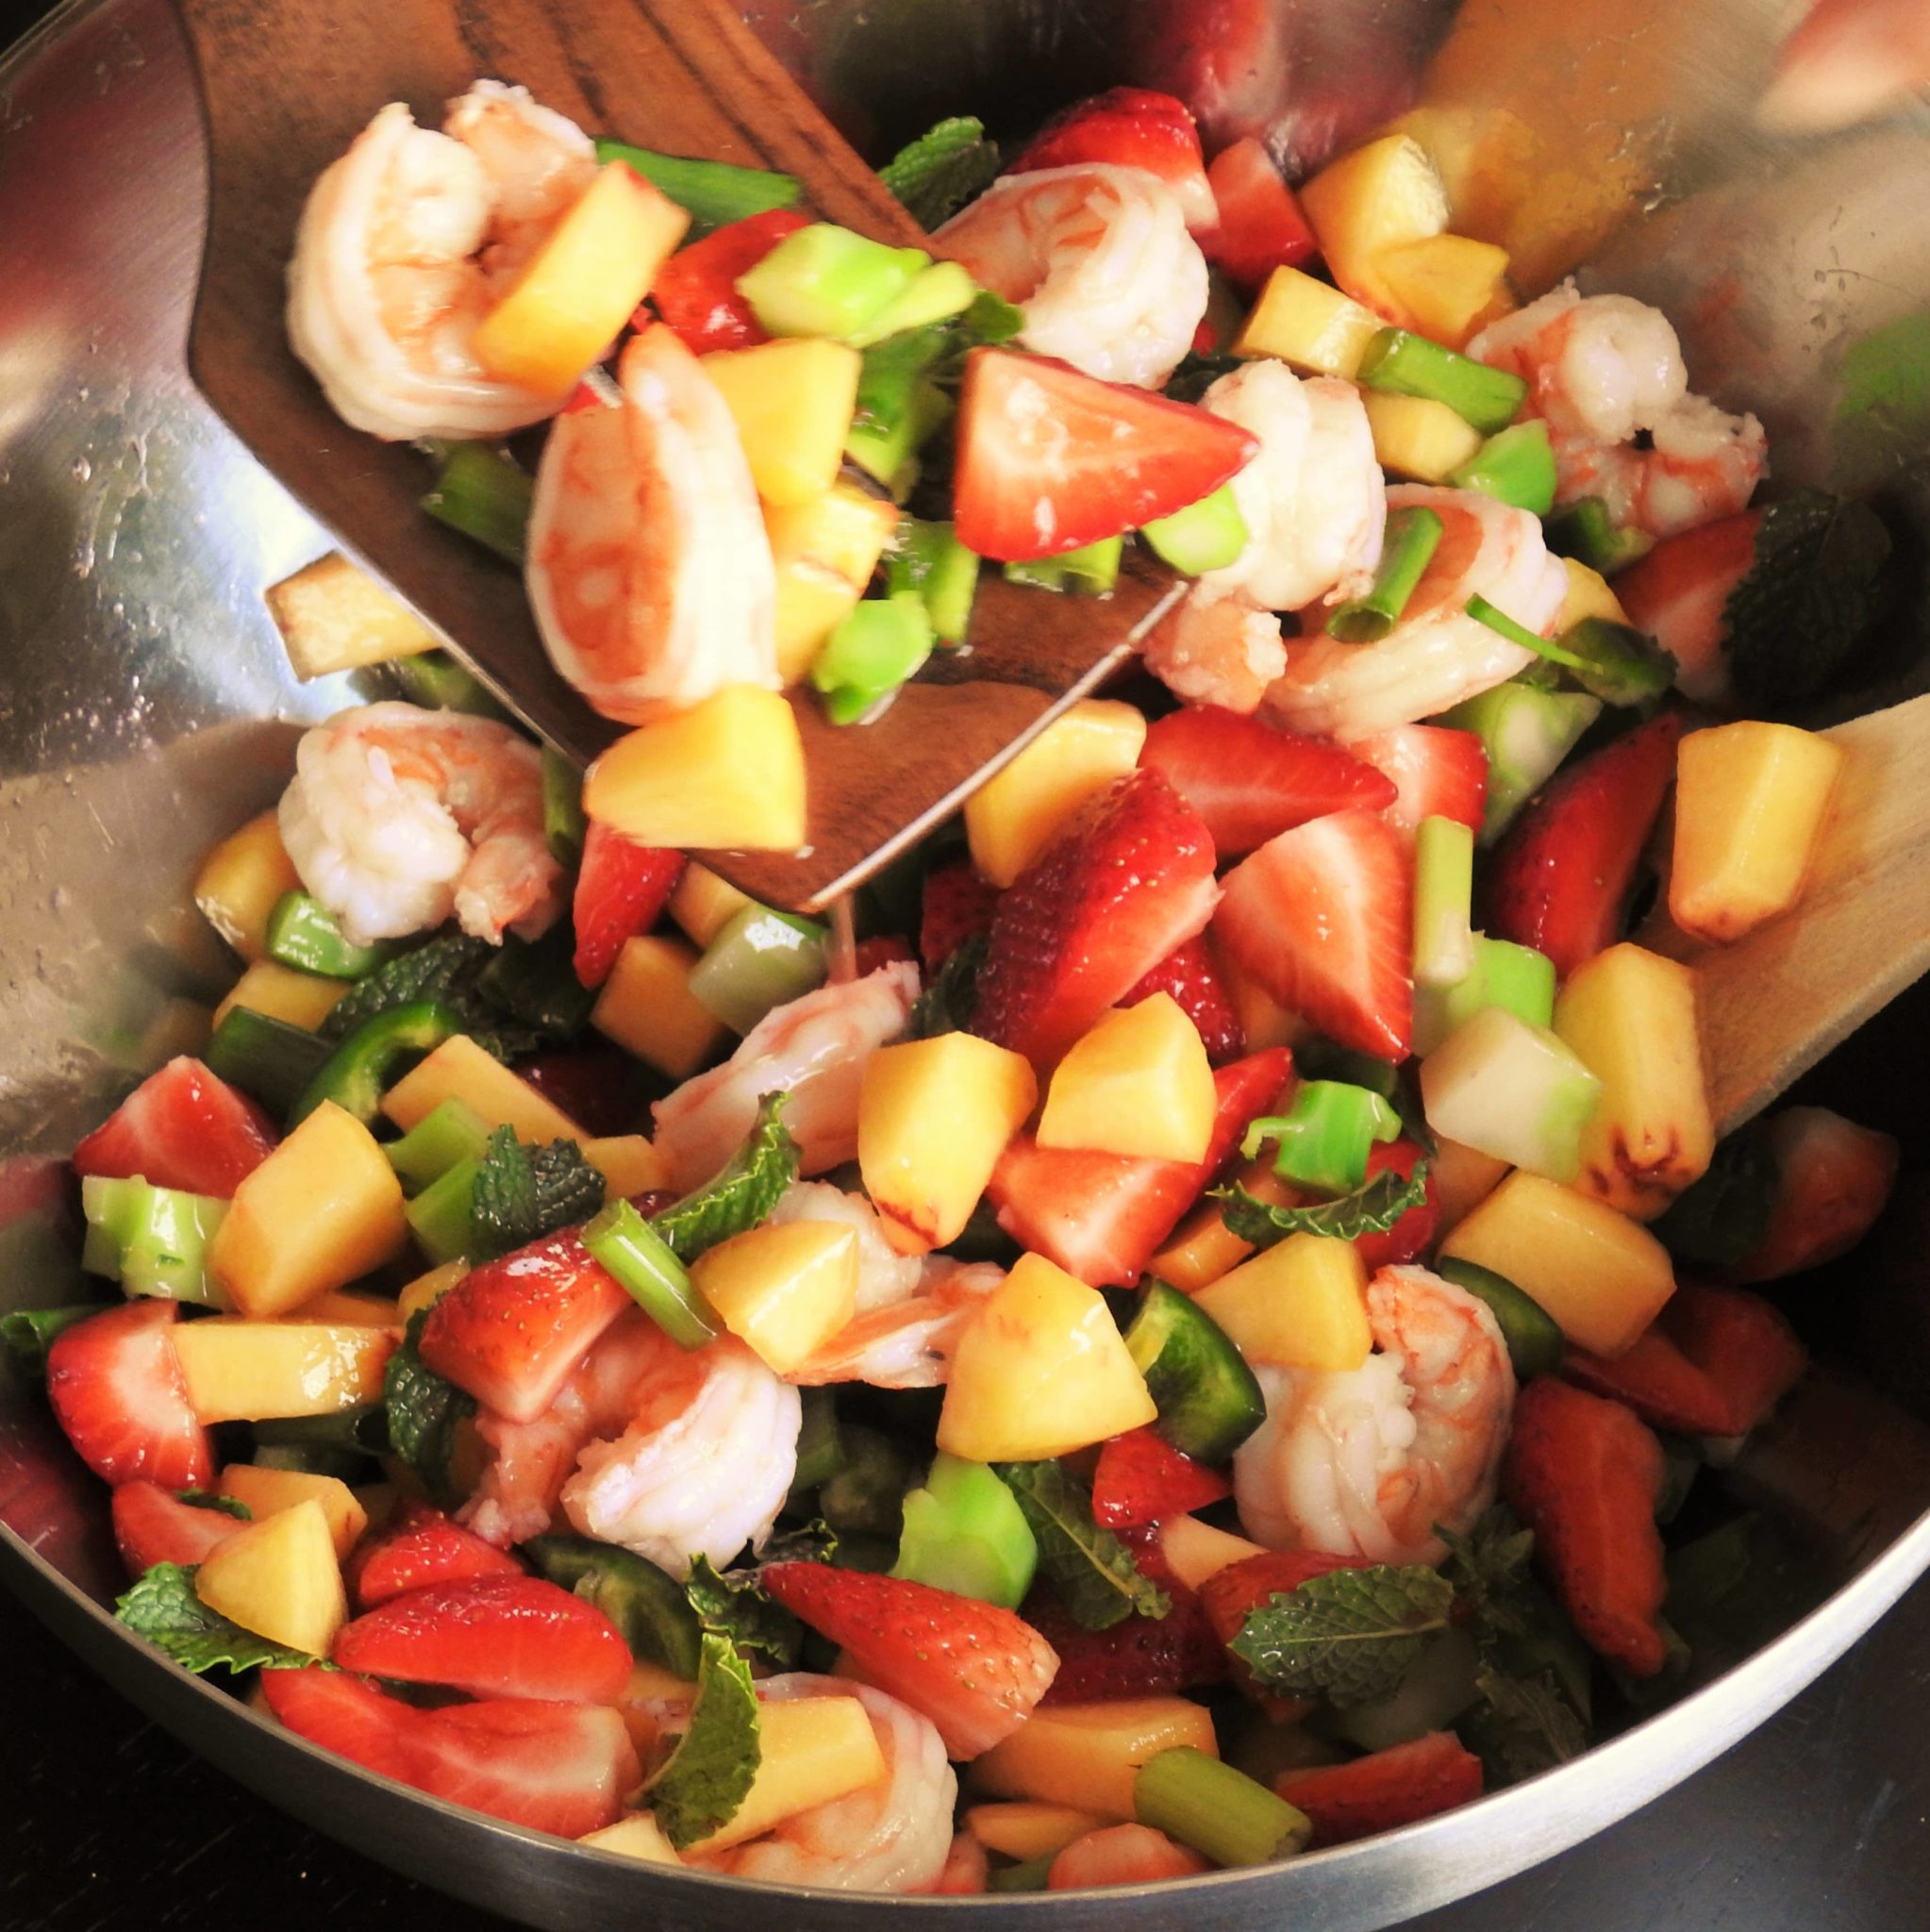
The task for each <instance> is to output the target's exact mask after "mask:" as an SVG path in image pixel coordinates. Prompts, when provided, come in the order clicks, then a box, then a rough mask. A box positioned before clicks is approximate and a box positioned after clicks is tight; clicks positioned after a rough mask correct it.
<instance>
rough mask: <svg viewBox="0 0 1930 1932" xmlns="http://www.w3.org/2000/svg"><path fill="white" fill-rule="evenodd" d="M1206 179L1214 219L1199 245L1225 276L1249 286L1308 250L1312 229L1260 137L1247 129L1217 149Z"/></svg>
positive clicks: (1311, 248) (1312, 245)
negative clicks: (1217, 220) (1217, 213)
mask: <svg viewBox="0 0 1930 1932" xmlns="http://www.w3.org/2000/svg"><path fill="white" fill-rule="evenodd" d="M1206 183H1207V186H1209V187H1210V188H1211V189H1212V191H1213V201H1214V205H1215V206H1216V207H1217V208H1219V210H1220V225H1219V226H1218V227H1217V228H1216V229H1214V231H1213V232H1212V233H1211V234H1210V235H1207V236H1206V237H1204V238H1203V240H1202V241H1201V243H1200V247H1201V250H1202V252H1203V253H1204V254H1205V256H1206V259H1207V260H1208V261H1210V262H1211V263H1212V264H1213V266H1214V267H1215V268H1217V269H1218V270H1219V271H1220V273H1221V274H1222V275H1225V276H1226V277H1227V278H1228V279H1229V280H1230V281H1235V282H1238V283H1239V284H1240V287H1241V288H1242V289H1245V290H1247V291H1249V292H1251V291H1255V290H1257V289H1258V288H1259V286H1260V284H1261V283H1262V282H1264V281H1265V280H1266V279H1267V277H1268V276H1269V275H1272V274H1273V271H1274V270H1275V269H1276V268H1298V267H1299V266H1300V264H1301V263H1302V262H1303V261H1305V260H1306V258H1308V257H1309V256H1310V255H1312V254H1313V253H1314V250H1315V248H1316V246H1317V245H1318V244H1317V243H1316V242H1315V241H1314V234H1313V230H1312V229H1311V228H1310V227H1308V226H1307V225H1306V216H1305V215H1304V214H1302V213H1301V212H1300V204H1299V202H1297V201H1296V200H1295V199H1294V198H1293V191H1292V189H1290V188H1289V187H1288V185H1287V183H1286V181H1285V179H1284V178H1283V177H1282V176H1281V174H1280V171H1279V169H1278V168H1276V167H1275V166H1274V165H1273V157H1272V156H1271V155H1270V154H1268V152H1267V149H1266V143H1265V142H1259V141H1256V140H1255V139H1254V138H1253V137H1252V136H1251V135H1248V136H1246V137H1245V138H1244V139H1242V140H1240V141H1236V142H1234V143H1233V145H1232V146H1231V147H1228V148H1223V149H1221V151H1220V152H1219V153H1218V154H1217V155H1215V156H1214V157H1213V164H1212V166H1211V167H1209V168H1208V169H1207V170H1206Z"/></svg>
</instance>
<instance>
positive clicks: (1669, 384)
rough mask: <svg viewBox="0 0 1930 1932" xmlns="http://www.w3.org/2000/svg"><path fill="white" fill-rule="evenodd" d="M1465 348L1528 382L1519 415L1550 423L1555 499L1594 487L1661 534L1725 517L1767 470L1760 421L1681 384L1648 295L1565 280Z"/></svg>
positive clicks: (1677, 359) (1673, 348) (1681, 373)
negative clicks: (1586, 289)
mask: <svg viewBox="0 0 1930 1932" xmlns="http://www.w3.org/2000/svg"><path fill="white" fill-rule="evenodd" d="M1467 353H1468V354H1469V355H1470V356H1472V357H1473V358H1475V359H1476V360H1477V361H1482V362H1486V363H1488V364H1489V366H1490V367H1492V368H1495V369H1505V370H1506V371H1508V372H1509V374H1511V375H1519V376H1520V377H1522V380H1523V381H1524V382H1526V383H1527V385H1528V395H1527V400H1526V403H1525V405H1524V408H1525V410H1526V413H1527V414H1529V415H1531V416H1539V417H1540V418H1541V420H1542V421H1543V422H1545V423H1546V424H1547V425H1548V437H1549V441H1550V443H1551V444H1552V446H1553V448H1554V450H1555V469H1556V503H1557V504H1559V505H1566V504H1571V503H1574V502H1576V501H1578V500H1579V499H1580V498H1582V497H1584V496H1600V497H1601V498H1603V499H1604V501H1605V502H1606V506H1607V508H1608V514H1609V516H1610V517H1611V518H1612V519H1613V520H1614V521H1615V522H1616V523H1617V524H1619V525H1628V526H1630V527H1633V528H1635V529H1639V530H1646V531H1647V532H1648V533H1649V535H1651V536H1654V537H1666V536H1670V535H1672V534H1673V533H1674V532H1676V531H1679V530H1690V529H1693V528H1695V526H1696V525H1698V524H1706V523H1712V522H1713V521H1714V520H1715V519H1716V518H1718V517H1726V516H1732V515H1734V514H1735V512H1736V511H1738V510H1739V509H1741V508H1744V507H1745V506H1746V505H1747V504H1748V502H1749V499H1750V497H1751V495H1752V494H1753V493H1754V491H1755V486H1756V484H1757V483H1758V482H1759V481H1760V480H1761V479H1762V476H1763V475H1764V472H1765V471H1766V469H1767V468H1768V458H1767V444H1766V441H1765V439H1764V436H1763V429H1762V425H1761V424H1760V423H1759V422H1757V421H1756V419H1755V417H1754V416H1751V415H1742V416H1732V415H1730V414H1729V413H1728V412H1727V411H1726V410H1724V409H1720V408H1717V407H1716V405H1715V404H1714V403H1712V402H1710V401H1709V400H1708V399H1707V397H1705V396H1698V395H1691V394H1690V393H1689V371H1688V369H1687V368H1686V367H1685V366H1684V363H1683V360H1682V344H1681V341H1680V340H1679V339H1678V338H1677V336H1676V334H1675V330H1674V328H1673V326H1672V325H1671V323H1670V321H1669V318H1668V317H1667V316H1666V315H1664V314H1663V313H1662V311H1661V310H1660V309H1659V308H1651V307H1650V306H1649V305H1648V304H1647V303H1646V302H1638V301H1636V300H1635V299H1634V298H1633V297H1631V296H1628V295H1589V296H1584V295H1582V294H1581V293H1580V292H1579V291H1577V290H1576V288H1575V285H1574V284H1573V282H1572V281H1570V282H1564V283H1563V284H1562V285H1561V286H1560V287H1559V288H1558V289H1552V290H1550V291H1549V292H1548V293H1547V294H1545V295H1543V296H1542V297H1541V299H1540V300H1539V302H1531V303H1530V304H1529V305H1528V306H1527V308H1522V309H1519V310H1517V311H1516V312H1515V313H1514V314H1512V315H1508V316H1505V317H1503V318H1502V320H1501V321H1499V322H1496V323H1492V324H1490V325H1489V326H1488V327H1487V328H1485V329H1483V330H1482V332H1481V333H1480V334H1479V335H1477V336H1476V337H1475V338H1474V339H1473V341H1471V342H1470V343H1469V344H1468V349H1467Z"/></svg>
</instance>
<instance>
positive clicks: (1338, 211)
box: [1300, 134, 1448, 314]
mask: <svg viewBox="0 0 1930 1932" xmlns="http://www.w3.org/2000/svg"><path fill="white" fill-rule="evenodd" d="M1300 207H1301V211H1302V212H1303V213H1304V214H1305V215H1306V219H1307V224H1308V225H1309V226H1310V227H1311V228H1312V229H1313V232H1314V235H1315V237H1316V239H1317V240H1318V241H1319V242H1320V245H1321V255H1322V257H1323V258H1324V260H1325V262H1326V264H1327V268H1328V270H1329V271H1330V272H1331V273H1332V275H1333V277H1334V279H1335V281H1337V282H1338V283H1339V285H1340V286H1341V288H1343V289H1345V290H1346V291H1347V292H1348V293H1349V294H1350V295H1352V296H1353V297H1354V298H1355V300H1356V301H1357V302H1364V303H1365V304H1367V306H1368V307H1369V308H1374V309H1377V310H1379V311H1380V312H1381V313H1383V314H1388V313H1391V312H1393V311H1394V310H1396V309H1398V308H1399V307H1400V304H1399V303H1398V301H1397V300H1396V299H1395V296H1394V293H1393V291H1392V290H1391V289H1390V288H1389V286H1388V281H1387V277H1386V275H1385V274H1384V273H1383V271H1382V268H1381V263H1380V258H1381V256H1382V255H1383V254H1384V253H1385V252H1386V251H1387V250H1388V249H1390V248H1398V247H1400V246H1401V245H1402V244H1404V243H1406V242H1423V241H1425V240H1426V239H1427V238H1428V237H1429V236H1431V235H1439V234H1440V233H1442V232H1443V231H1444V230H1445V229H1446V227H1447V225H1448V198H1447V190H1446V189H1445V188H1444V187H1442V185H1441V179H1440V176H1439V175H1438V174H1437V173H1436V172H1435V167H1434V163H1433V162H1432V161H1431V160H1430V159H1429V158H1427V154H1426V151H1425V150H1424V149H1423V147H1422V146H1421V143H1420V142H1417V141H1414V140H1411V139H1410V138H1409V137H1408V136H1406V135H1405V134H1389V135H1384V136H1383V137H1382V138H1381V139H1380V140H1378V141H1371V142H1368V143H1367V145H1366V146H1365V147H1357V148H1356V149H1355V150H1354V151H1353V153H1352V154H1345V155H1342V156H1341V157H1340V158H1339V159H1338V160H1333V161H1329V162H1328V163H1327V165H1326V166H1325V167H1324V168H1323V169H1322V170H1321V171H1320V173H1319V174H1317V175H1314V176H1313V178H1312V179H1311V180H1310V181H1307V182H1306V183H1304V184H1303V185H1302V187H1301V189H1300Z"/></svg>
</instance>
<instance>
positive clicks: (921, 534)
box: [885, 517, 978, 644]
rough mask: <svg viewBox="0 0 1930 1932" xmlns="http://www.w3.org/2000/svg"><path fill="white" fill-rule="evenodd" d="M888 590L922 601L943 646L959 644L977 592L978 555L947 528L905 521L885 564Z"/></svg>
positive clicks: (946, 525) (952, 528)
mask: <svg viewBox="0 0 1930 1932" xmlns="http://www.w3.org/2000/svg"><path fill="white" fill-rule="evenodd" d="M885 588H886V590H887V591H888V592H889V593H890V595H892V596H894V597H895V596H901V595H903V594H905V593H906V592H907V591H912V592H915V593H916V594H917V595H918V596H920V597H922V598H923V600H924V614H925V616H926V617H927V618H929V619H930V621H931V627H932V634H933V635H934V636H935V637H936V638H937V639H938V641H939V642H940V643H941V644H961V643H963V642H964V641H965V633H966V631H967V630H968V629H969V628H970V627H971V624H972V602H973V597H974V596H975V595H976V594H977V591H978V557H977V554H976V553H975V552H973V551H971V550H968V549H966V547H965V546H964V544H962V543H961V542H959V541H958V533H957V528H956V527H955V526H954V525H951V524H949V523H933V522H928V521H925V520H923V519H922V518H919V517H905V518H902V519H901V520H900V522H899V525H898V528H897V531H896V532H895V534H894V535H893V538H892V548H891V552H890V556H889V557H888V558H886V559H885Z"/></svg>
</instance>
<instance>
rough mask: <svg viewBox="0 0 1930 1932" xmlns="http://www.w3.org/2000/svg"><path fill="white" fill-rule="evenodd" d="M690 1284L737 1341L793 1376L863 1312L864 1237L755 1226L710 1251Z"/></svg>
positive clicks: (827, 1225)
mask: <svg viewBox="0 0 1930 1932" xmlns="http://www.w3.org/2000/svg"><path fill="white" fill-rule="evenodd" d="M690 1279H691V1281H692V1282H694V1283H695V1285H696V1288H697V1291H698V1292H699V1293H700V1294H701V1295H702V1296H703V1297H704V1299H705V1300H706V1301H707V1302H708V1303H709V1304H710V1306H711V1307H713V1308H715V1309H716V1311H717V1314H718V1318H719V1319H720V1320H721V1321H722V1322H723V1324H724V1326H725V1327H726V1328H728V1329H729V1330H730V1332H731V1333H732V1334H733V1335H735V1336H737V1337H738V1338H739V1339H740V1340H741V1341H744V1342H745V1343H746V1344H747V1345H748V1346H749V1347H750V1349H751V1350H752V1352H753V1353H754V1354H755V1355H757V1356H758V1357H760V1358H761V1359H762V1360H763V1362H764V1363H765V1365H766V1366H767V1367H769V1368H771V1369H773V1370H774V1371H775V1373H776V1374H780V1375H788V1374H790V1372H791V1371H792V1370H793V1369H795V1368H796V1367H798V1366H799V1364H800V1363H802V1362H804V1361H806V1360H807V1359H808V1358H809V1357H811V1356H813V1355H815V1354H816V1353H817V1352H818V1350H819V1349H820V1348H822V1347H823V1346H824V1343H825V1342H827V1341H830V1339H831V1338H832V1336H834V1335H836V1334H837V1333H838V1331H839V1330H840V1328H842V1327H843V1326H844V1324H846V1323H847V1322H849V1321H850V1320H851V1318H852V1316H853V1315H854V1314H856V1313H857V1230H856V1229H855V1228H853V1227H851V1226H850V1225H848V1224H846V1223H844V1222H841V1221H836V1222H834V1221H787V1222H782V1223H778V1224H772V1225H767V1226H764V1227H754V1228H751V1229H750V1230H749V1231H748V1232H747V1233H744V1234H740V1235H736V1236H733V1237H732V1239H731V1240H729V1241H720V1242H718V1244H717V1245H716V1246H715V1247H714V1248H707V1249H706V1250H705V1252H704V1253H703V1254H701V1255H700V1256H698V1257H697V1258H696V1260H695V1261H693V1262H692V1263H691V1264H690Z"/></svg>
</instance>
